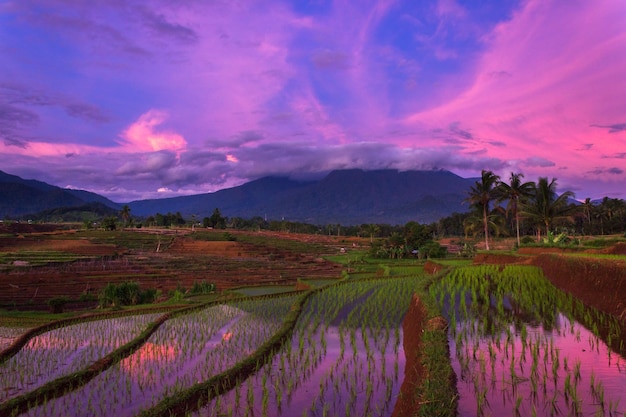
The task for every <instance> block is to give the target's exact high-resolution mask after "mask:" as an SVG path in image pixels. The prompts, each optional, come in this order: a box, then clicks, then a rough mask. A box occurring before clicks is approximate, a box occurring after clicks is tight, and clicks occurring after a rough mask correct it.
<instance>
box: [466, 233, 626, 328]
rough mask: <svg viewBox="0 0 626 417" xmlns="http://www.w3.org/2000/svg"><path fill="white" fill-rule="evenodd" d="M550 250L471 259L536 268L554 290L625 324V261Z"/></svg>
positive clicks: (609, 251)
mask: <svg viewBox="0 0 626 417" xmlns="http://www.w3.org/2000/svg"><path fill="white" fill-rule="evenodd" d="M625 247H626V246H624V245H616V246H614V247H611V248H604V249H602V250H601V251H602V252H601V253H604V254H619V253H621V252H622V251H623V250H624V248H625ZM526 249H539V248H526ZM554 249H555V248H552V250H551V251H549V253H547V252H546V251H543V252H542V251H539V250H534V251H533V250H525V251H523V252H524V256H516V255H505V254H497V253H483V254H479V255H477V256H476V257H475V258H474V263H475V264H483V263H487V264H497V265H507V264H528V265H535V266H538V267H539V268H541V269H542V270H543V274H544V275H545V276H546V278H547V279H549V280H550V281H551V282H552V283H553V284H554V285H555V286H556V287H557V288H559V289H561V290H563V291H565V292H567V293H570V294H572V295H573V296H574V297H576V298H578V299H579V300H581V301H582V302H583V303H585V304H586V305H588V306H591V307H594V308H596V309H598V310H600V311H603V312H605V313H608V314H611V315H613V316H615V317H618V318H619V319H620V320H622V321H623V322H626V260H621V259H601V258H593V257H583V256H580V257H577V256H571V255H567V254H566V253H567V252H566V251H564V250H554ZM585 252H586V253H590V251H585ZM598 252H599V250H597V251H594V252H592V253H598ZM531 254H532V255H531Z"/></svg>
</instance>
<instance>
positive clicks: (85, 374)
mask: <svg viewBox="0 0 626 417" xmlns="http://www.w3.org/2000/svg"><path fill="white" fill-rule="evenodd" d="M170 318H171V314H170V313H166V314H164V315H162V316H161V317H159V318H158V319H157V320H155V321H154V322H152V323H151V324H150V325H149V326H148V327H147V328H146V330H144V331H143V332H142V333H141V334H140V335H139V336H138V337H137V338H135V339H133V340H132V341H130V342H128V343H127V344H125V345H124V346H122V347H120V348H118V349H116V350H114V351H113V352H111V353H109V354H108V355H106V356H105V357H103V358H102V359H99V360H97V361H96V362H94V363H93V364H92V365H91V366H89V367H88V368H85V369H82V370H80V371H78V372H74V373H72V374H69V375H65V376H63V377H60V378H57V379H55V380H53V381H50V382H48V383H47V384H45V385H43V386H41V387H39V388H37V389H35V390H33V391H30V392H28V393H26V394H24V395H20V396H19V397H15V398H13V399H11V400H9V401H6V402H4V403H2V404H0V417H5V416H6V417H8V416H14V415H18V414H21V413H23V412H25V411H27V410H28V409H30V408H32V407H34V406H36V405H40V404H42V403H44V402H46V401H48V400H50V399H52V398H57V397H60V396H63V395H65V394H66V393H67V392H70V391H73V390H75V389H77V388H78V387H81V386H83V385H85V384H86V383H87V382H89V381H90V380H92V379H93V378H95V377H96V376H97V375H98V374H100V373H101V372H103V371H105V370H106V369H108V368H110V367H111V366H113V365H114V364H115V363H117V362H119V361H120V360H121V359H122V358H124V357H126V356H128V355H130V354H132V353H133V352H135V351H136V350H137V349H139V348H140V347H141V346H142V345H143V344H144V343H145V342H146V340H148V338H149V337H150V336H151V335H152V334H153V333H154V332H155V331H156V330H157V329H158V328H159V327H160V326H161V325H162V324H163V323H165V321H167V320H168V319H170Z"/></svg>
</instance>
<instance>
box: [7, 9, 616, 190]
mask: <svg viewBox="0 0 626 417" xmlns="http://www.w3.org/2000/svg"><path fill="white" fill-rule="evenodd" d="M624 22H626V1H624V0H463V1H462V0H419V1H418V0H395V1H394V0H358V1H354V0H353V1H350V0H336V1H326V0H293V1H287V0H185V1H182V0H181V1H174V0H150V1H126V0H90V1H86V0H85V1H82V0H15V1H8V0H0V170H2V171H4V172H7V173H9V174H13V175H19V176H20V177H22V178H28V179H37V180H41V181H45V182H48V183H50V184H54V185H58V186H60V187H68V188H77V189H84V190H88V191H92V192H96V193H98V194H101V195H103V196H106V197H108V198H110V199H112V200H113V201H116V202H130V201H133V200H138V199H146V198H165V197H174V196H180V195H189V194H198V193H206V192H214V191H217V190H219V189H223V188H229V187H233V186H237V185H240V184H243V183H245V182H248V181H251V180H254V179H257V178H260V177H263V176H268V175H281V176H290V177H292V178H296V179H313V178H318V177H320V176H321V175H323V174H324V173H327V172H329V171H331V170H335V169H347V168H361V169H366V170H371V169H387V168H390V169H398V170H413V169H419V170H423V169H425V170H431V169H445V170H449V171H452V172H454V173H456V174H458V175H460V176H462V177H466V178H467V177H479V176H480V172H481V170H483V169H486V170H491V171H493V172H495V173H496V174H498V175H500V176H501V178H502V179H503V180H504V181H506V180H507V179H508V178H509V176H510V174H511V173H512V172H516V173H518V172H521V173H523V174H524V179H525V180H527V181H537V180H538V178H539V177H548V178H549V179H552V178H556V179H557V184H558V191H565V190H569V191H573V192H574V193H575V194H576V197H577V198H578V199H579V200H584V199H585V198H587V197H589V198H592V199H596V198H602V197H604V196H609V197H612V198H626V25H625V24H624Z"/></svg>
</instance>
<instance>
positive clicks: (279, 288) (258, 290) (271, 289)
mask: <svg viewBox="0 0 626 417" xmlns="http://www.w3.org/2000/svg"><path fill="white" fill-rule="evenodd" d="M293 290H294V287H293V285H264V286H260V287H256V286H252V287H239V288H233V289H230V290H229V292H233V293H235V294H239V295H243V296H258V295H270V294H280V293H284V292H289V291H293Z"/></svg>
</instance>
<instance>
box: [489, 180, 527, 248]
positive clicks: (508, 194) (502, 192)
mask: <svg viewBox="0 0 626 417" xmlns="http://www.w3.org/2000/svg"><path fill="white" fill-rule="evenodd" d="M522 178H524V174H522V173H517V174H516V173H514V172H511V176H510V177H509V183H508V184H507V183H505V182H501V181H500V182H498V185H497V187H496V194H497V196H498V197H497V198H498V201H504V200H507V201H508V203H507V206H506V211H507V213H509V212H510V213H511V214H512V215H513V216H514V217H515V231H516V235H517V246H518V247H519V245H520V237H519V218H520V213H519V205H520V201H524V200H525V199H526V198H528V197H530V196H531V194H532V190H533V186H534V184H533V183H532V182H530V181H529V182H524V183H523V182H522Z"/></svg>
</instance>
